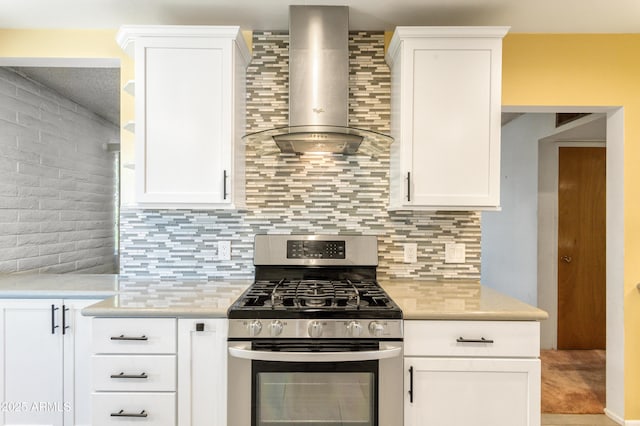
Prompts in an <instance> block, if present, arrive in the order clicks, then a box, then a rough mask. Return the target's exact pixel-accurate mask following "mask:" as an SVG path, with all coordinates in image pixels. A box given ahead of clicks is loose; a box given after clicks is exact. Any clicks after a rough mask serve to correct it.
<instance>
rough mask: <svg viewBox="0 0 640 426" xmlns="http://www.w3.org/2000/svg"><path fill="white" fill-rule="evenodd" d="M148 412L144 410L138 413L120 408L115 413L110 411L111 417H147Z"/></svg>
mask: <svg viewBox="0 0 640 426" xmlns="http://www.w3.org/2000/svg"><path fill="white" fill-rule="evenodd" d="M147 416H148V414H147V412H146V411H145V410H142V411H140V412H139V413H125V412H124V410H120V411H118V412H117V413H111V417H147Z"/></svg>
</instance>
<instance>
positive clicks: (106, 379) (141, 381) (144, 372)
mask: <svg viewBox="0 0 640 426" xmlns="http://www.w3.org/2000/svg"><path fill="white" fill-rule="evenodd" d="M92 362H93V388H94V389H95V390H97V391H168V392H171V391H175V390H176V357H175V355H94V356H93V358H92Z"/></svg>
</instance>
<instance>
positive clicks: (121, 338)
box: [111, 334, 149, 340]
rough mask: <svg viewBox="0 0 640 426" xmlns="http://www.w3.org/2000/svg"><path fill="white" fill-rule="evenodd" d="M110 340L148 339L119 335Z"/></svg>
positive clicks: (146, 338) (145, 337)
mask: <svg viewBox="0 0 640 426" xmlns="http://www.w3.org/2000/svg"><path fill="white" fill-rule="evenodd" d="M111 340H149V338H148V337H147V336H144V335H143V336H140V337H129V336H125V335H124V334H121V335H119V336H111Z"/></svg>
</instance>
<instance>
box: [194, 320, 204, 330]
mask: <svg viewBox="0 0 640 426" xmlns="http://www.w3.org/2000/svg"><path fill="white" fill-rule="evenodd" d="M196 331H204V323H203V322H197V323H196Z"/></svg>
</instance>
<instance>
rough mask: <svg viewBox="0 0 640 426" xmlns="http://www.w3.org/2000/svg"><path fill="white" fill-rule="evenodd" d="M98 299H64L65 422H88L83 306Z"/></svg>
mask: <svg viewBox="0 0 640 426" xmlns="http://www.w3.org/2000/svg"><path fill="white" fill-rule="evenodd" d="M100 300H101V299H65V300H63V301H62V306H63V307H64V309H66V311H65V321H64V325H65V326H66V327H67V328H66V329H65V334H64V338H63V339H62V340H63V342H64V368H63V372H64V402H65V403H66V405H67V406H66V409H65V412H64V424H65V425H76V426H80V425H87V426H89V425H91V388H92V386H91V324H92V318H90V317H85V316H82V313H81V311H82V309H83V308H84V307H86V306H89V305H92V304H94V303H97V302H99V301H100Z"/></svg>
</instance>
